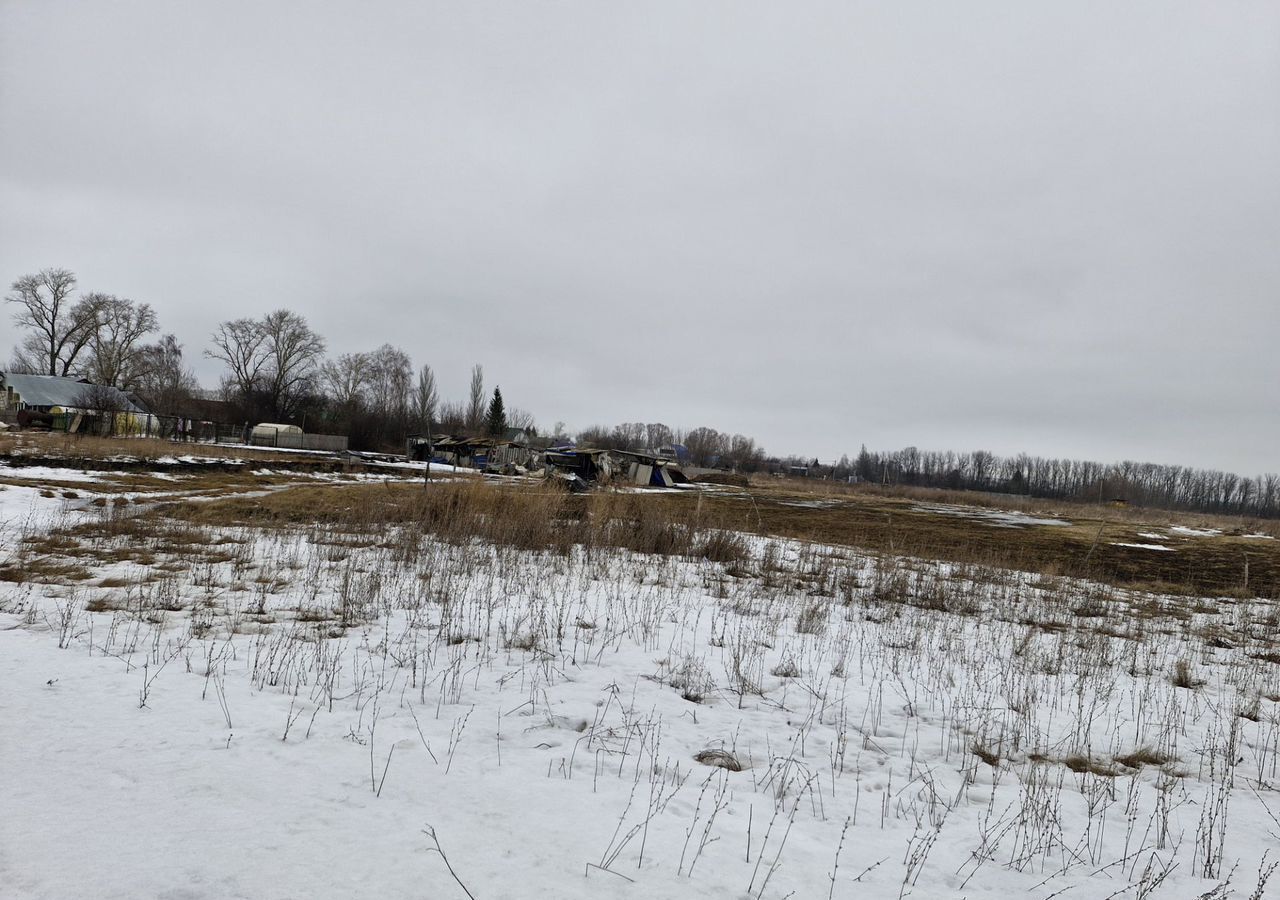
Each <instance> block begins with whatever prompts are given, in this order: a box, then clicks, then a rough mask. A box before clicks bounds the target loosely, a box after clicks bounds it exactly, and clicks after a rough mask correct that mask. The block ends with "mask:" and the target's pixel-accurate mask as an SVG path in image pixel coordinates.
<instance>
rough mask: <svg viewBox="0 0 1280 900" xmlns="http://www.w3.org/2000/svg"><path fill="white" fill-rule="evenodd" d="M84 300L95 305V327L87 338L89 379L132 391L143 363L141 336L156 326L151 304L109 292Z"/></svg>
mask: <svg viewBox="0 0 1280 900" xmlns="http://www.w3.org/2000/svg"><path fill="white" fill-rule="evenodd" d="M85 300H91V301H92V302H93V303H94V304H95V305H96V306H97V308H98V327H97V329H95V331H94V334H93V337H92V338H91V339H90V341H89V362H88V366H87V369H86V373H87V374H88V376H89V379H90V380H91V381H94V382H96V383H98V384H107V385H111V386H112V387H117V388H120V389H122V390H126V391H128V390H133V389H134V388H135V387H137V383H138V378H139V376H140V375H141V372H142V366H143V364H144V357H145V354H144V345H143V343H142V339H143V338H144V337H145V336H146V335H148V334H150V333H151V332H153V331H155V330H156V327H157V325H158V320H157V319H156V314H155V312H154V311H153V310H152V309H151V306H150V304H147V303H134V302H133V301H132V300H126V299H124V298H121V297H115V296H112V295H110V294H87V295H86V296H85Z"/></svg>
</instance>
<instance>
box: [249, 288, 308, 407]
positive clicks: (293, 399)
mask: <svg viewBox="0 0 1280 900" xmlns="http://www.w3.org/2000/svg"><path fill="white" fill-rule="evenodd" d="M258 327H259V329H260V331H261V333H262V335H263V344H264V346H265V348H266V366H265V372H264V385H265V387H266V392H267V400H268V401H269V402H270V404H271V408H272V410H273V411H274V413H275V415H276V416H278V417H280V418H287V417H288V416H289V415H290V414H291V413H292V412H293V410H294V408H295V407H296V405H297V403H298V401H299V400H300V399H301V397H302V395H303V394H304V393H305V392H306V390H307V388H308V387H310V385H311V381H312V376H313V375H314V374H315V370H316V366H317V365H318V364H319V362H320V360H321V358H323V356H324V338H322V337H320V335H318V334H316V333H315V332H314V331H312V330H311V326H310V325H308V324H307V320H306V319H304V318H303V317H302V316H300V315H298V314H297V313H295V312H292V311H290V310H287V309H277V310H276V311H275V312H271V313H267V315H265V316H263V318H262V322H261V323H260V324H259V326H258Z"/></svg>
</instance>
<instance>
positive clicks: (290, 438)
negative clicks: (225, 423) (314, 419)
mask: <svg viewBox="0 0 1280 900" xmlns="http://www.w3.org/2000/svg"><path fill="white" fill-rule="evenodd" d="M249 443H250V444H252V445H254V446H255V447H277V448H279V449H281V450H327V451H329V452H333V453H337V452H341V451H343V450H346V449H347V436H346V435H345V434H290V433H286V432H283V431H276V432H272V433H271V434H266V435H261V434H250V435H249Z"/></svg>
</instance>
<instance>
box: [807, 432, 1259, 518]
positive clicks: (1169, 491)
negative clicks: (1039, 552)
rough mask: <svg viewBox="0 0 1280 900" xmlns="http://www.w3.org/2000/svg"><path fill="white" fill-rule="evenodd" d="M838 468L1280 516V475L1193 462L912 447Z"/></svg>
mask: <svg viewBox="0 0 1280 900" xmlns="http://www.w3.org/2000/svg"><path fill="white" fill-rule="evenodd" d="M832 475H833V476H834V477H836V478H838V479H841V480H845V479H847V478H848V477H849V476H855V477H856V479H857V480H858V481H867V482H873V483H876V484H895V485H898V484H903V485H918V486H920V487H933V488H948V489H951V490H964V491H987V492H991V493H997V494H1021V495H1023V496H1029V497H1040V498H1046V499H1055V500H1078V501H1086V502H1103V501H1113V500H1120V501H1124V502H1126V503H1132V504H1134V505H1137V506H1149V507H1157V508H1161V509H1174V510H1186V511H1190V512H1204V513H1226V514H1231V515H1242V516H1255V517H1260V518H1280V475H1259V476H1257V477H1254V478H1247V477H1242V476H1239V475H1234V474H1232V473H1230V472H1218V471H1215V470H1212V469H1195V468H1190V467H1186V466H1171V465H1161V464H1158V463H1142V462H1132V461H1127V460H1126V461H1125V462H1119V463H1109V464H1108V463H1098V462H1087V461H1081V460H1074V459H1045V458H1044V457H1040V456H1028V455H1026V454H1025V453H1024V454H1019V455H1018V456H1010V457H1001V456H996V455H994V454H992V453H987V452H986V451H984V450H978V451H975V452H973V453H952V452H932V451H922V450H917V449H916V448H915V447H908V448H906V449H905V450H897V451H894V452H890V453H873V452H868V450H867V449H866V447H863V448H862V451H861V452H860V453H858V455H857V456H856V457H855V458H854V459H852V460H850V459H849V457H848V456H844V457H841V459H840V461H839V462H838V463H837V464H836V465H835V466H834V467H833V468H832Z"/></svg>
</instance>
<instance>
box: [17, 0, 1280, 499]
mask: <svg viewBox="0 0 1280 900" xmlns="http://www.w3.org/2000/svg"><path fill="white" fill-rule="evenodd" d="M46 266H61V267H65V268H69V269H72V270H73V271H75V272H76V273H77V274H78V276H79V278H80V284H81V287H82V288H84V289H86V290H101V291H106V292H110V293H115V294H118V295H121V296H127V297H131V298H133V299H135V300H140V301H146V302H149V303H151V304H152V305H153V306H154V307H155V308H156V309H157V311H158V312H159V314H160V317H161V323H162V326H163V329H164V330H165V331H172V332H174V333H175V334H177V336H178V338H179V340H180V341H181V342H182V343H183V344H184V345H185V347H186V351H187V354H188V355H189V356H190V357H192V359H193V361H194V362H195V364H196V367H197V371H198V373H199V374H200V376H201V378H202V380H203V381H204V382H205V383H206V384H208V385H210V386H212V385H213V384H215V383H216V381H217V377H218V374H219V369H218V367H217V365H216V364H213V363H211V362H209V361H207V360H203V359H201V358H200V354H201V351H202V350H203V349H204V347H205V346H206V344H207V340H208V336H209V334H210V332H211V331H212V330H213V329H214V327H215V326H216V324H217V323H218V322H219V321H221V320H223V319H228V318H233V317H238V316H249V315H257V314H260V313H262V312H265V311H267V310H270V309H273V308H277V307H281V306H284V307H289V308H291V309H294V310H296V311H298V312H300V313H302V314H304V315H305V316H306V317H307V318H308V319H309V320H310V321H311V323H312V325H313V326H314V327H315V328H316V329H317V330H318V331H320V332H321V333H322V334H323V335H324V336H325V337H326V338H327V340H328V342H329V347H330V349H331V351H332V352H334V353H341V352H349V351H355V350H361V349H373V348H375V347H377V346H378V345H379V344H382V343H384V342H388V341H389V342H391V343H394V344H397V345H399V346H401V347H403V348H404V349H405V350H406V351H407V352H408V353H409V354H410V355H411V356H412V357H413V359H414V362H415V363H423V362H428V363H430V364H431V365H432V366H433V367H434V368H435V369H436V371H437V373H438V377H439V380H440V383H441V386H442V389H443V392H444V394H445V395H446V397H452V398H457V399H460V398H461V397H462V395H463V394H464V393H465V390H466V382H467V375H468V369H469V367H470V366H471V364H472V363H474V362H480V363H483V364H484V367H485V372H486V375H487V381H488V385H489V386H490V387H491V386H492V385H493V384H494V383H498V384H500V385H501V386H502V389H503V394H504V396H505V397H506V399H507V402H508V404H509V405H515V406H519V407H522V408H527V409H529V410H530V411H532V412H533V413H534V414H535V416H536V417H537V419H538V421H539V422H540V423H542V424H544V425H550V424H552V423H553V422H555V421H556V420H563V421H565V422H566V423H568V424H569V426H570V427H571V428H573V427H584V426H587V425H590V424H593V423H602V424H605V423H607V424H613V423H616V422H621V421H643V422H653V421H661V422H665V423H667V424H668V425H671V426H673V427H676V426H683V427H692V426H697V425H709V426H712V427H715V428H718V429H720V430H722V431H731V432H734V431H737V432H743V433H746V434H749V435H752V436H754V437H756V438H757V439H758V440H759V441H761V442H762V443H763V444H764V445H765V446H766V447H767V448H768V449H769V450H770V451H772V452H776V453H792V452H794V453H799V454H807V455H812V456H818V457H820V458H822V459H824V460H829V459H831V458H834V457H837V456H839V455H840V454H841V453H842V452H849V453H850V454H851V455H852V454H853V453H855V452H856V451H857V449H858V446H859V445H860V444H862V443H865V444H867V445H868V446H869V447H871V448H876V449H894V448H897V447H901V446H905V445H910V444H914V445H917V446H919V447H921V448H929V449H957V450H960V449H965V450H968V449H979V448H983V449H988V450H992V451H994V452H997V453H1016V452H1019V451H1027V452H1030V453H1035V454H1040V455H1049V456H1075V457H1085V458H1091V459H1100V460H1104V461H1110V460H1115V459H1123V458H1130V459H1150V460H1154V461H1159V462H1172V463H1186V464H1192V465H1200V466H1208V467H1216V468H1227V469H1233V470H1237V471H1241V472H1245V473H1250V474H1252V473H1255V472H1261V471H1276V470H1280V449H1278V448H1280V352H1278V343H1280V4H1277V3H1276V2H1275V0H1258V2H1231V0H1224V2H1214V3H1211V2H1200V3H1179V2H1173V0H1157V2H1151V3H1141V2H1126V3H1114V2H1103V3H1090V2H1080V0H1072V2H1070V3H1060V4H1043V3H1018V2H1004V3H982V2H972V0H966V2H963V3H954V2H939V3H930V4H923V3H909V2H893V3H884V2H876V3H866V4H859V3H853V2H847V0H846V2H839V3H832V4H819V3H792V2H786V3H783V2H771V3H767V4H755V3H745V2H741V0H733V2H728V3H723V4H721V3H710V2H697V0H695V2H689V0H680V2H674V3H651V2H643V3H625V4H623V3H586V2H582V3H535V2H528V0H521V2H515V3H510V4H505V3H503V4H497V3H480V2H471V0H468V2H453V3H428V2H421V0H414V2H404V3H391V2H386V3H351V2H340V3H339V2H334V3H322V2H316V0H308V2H303V3H286V2H280V0H272V2H270V3H262V2H243V3H237V2H228V0H219V2H217V3H202V4H190V3H172V2H151V3H142V2H112V3H104V2H81V3H63V2H54V0H30V2H21V0H0V279H2V280H3V282H4V284H5V285H7V284H8V283H9V282H11V281H13V280H14V279H15V278H17V277H18V276H20V275H23V274H25V273H28V272H33V271H36V270H38V269H40V268H43V267H46ZM15 338H16V335H15V334H14V328H13V326H12V324H11V323H10V321H9V320H8V318H7V316H6V318H5V319H4V321H3V324H0V355H3V357H4V358H7V357H8V353H9V348H10V347H11V346H12V344H13V343H15Z"/></svg>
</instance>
